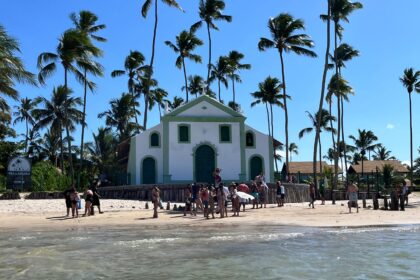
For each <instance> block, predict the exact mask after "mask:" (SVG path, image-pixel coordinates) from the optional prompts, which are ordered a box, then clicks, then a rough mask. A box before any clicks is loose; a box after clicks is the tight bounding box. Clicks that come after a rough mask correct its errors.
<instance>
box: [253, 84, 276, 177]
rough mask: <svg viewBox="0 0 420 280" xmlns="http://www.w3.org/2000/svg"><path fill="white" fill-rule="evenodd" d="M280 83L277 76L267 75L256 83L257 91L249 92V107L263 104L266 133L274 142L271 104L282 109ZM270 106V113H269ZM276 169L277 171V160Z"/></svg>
mask: <svg viewBox="0 0 420 280" xmlns="http://www.w3.org/2000/svg"><path fill="white" fill-rule="evenodd" d="M281 89H282V84H281V82H280V81H279V79H277V78H272V77H270V76H268V77H267V78H266V79H265V80H264V81H263V82H261V83H259V84H258V91H256V92H253V93H251V95H252V97H254V99H255V101H253V102H252V103H251V107H253V106H255V105H257V104H260V103H263V104H265V109H266V112H267V124H268V134H269V136H270V137H271V138H272V141H273V142H274V115H273V105H274V106H279V107H280V108H282V109H284V106H283V103H282V102H281V101H280V100H284V98H283V94H281V93H280V92H281ZM269 107H270V113H269V110H268V109H269ZM275 163H276V171H278V166H277V160H276V161H275Z"/></svg>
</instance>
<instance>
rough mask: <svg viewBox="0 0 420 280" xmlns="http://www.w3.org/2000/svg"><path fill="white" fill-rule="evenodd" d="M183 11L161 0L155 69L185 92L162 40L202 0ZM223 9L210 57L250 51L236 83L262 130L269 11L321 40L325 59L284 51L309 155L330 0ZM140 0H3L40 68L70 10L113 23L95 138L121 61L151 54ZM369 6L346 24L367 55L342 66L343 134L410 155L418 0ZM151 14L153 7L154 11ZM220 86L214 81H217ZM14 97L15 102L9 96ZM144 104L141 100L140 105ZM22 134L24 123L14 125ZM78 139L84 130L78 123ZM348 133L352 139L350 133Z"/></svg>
mask: <svg viewBox="0 0 420 280" xmlns="http://www.w3.org/2000/svg"><path fill="white" fill-rule="evenodd" d="M178 2H179V3H180V5H181V6H182V7H183V8H184V10H185V13H182V12H180V11H178V10H176V9H173V8H169V7H167V6H165V5H162V3H161V2H160V3H159V4H160V21H159V27H158V37H157V45H156V59H155V77H156V78H157V79H158V81H159V84H160V86H161V87H162V88H164V89H166V90H167V91H168V92H169V94H170V97H171V99H172V97H173V96H175V95H178V96H184V95H185V94H184V93H183V92H181V90H180V88H181V86H182V85H183V83H184V80H183V73H182V71H180V70H179V69H177V68H176V67H175V65H174V64H175V58H176V56H175V54H174V53H173V52H172V50H170V49H169V48H168V47H167V46H166V45H164V43H163V42H164V41H165V40H171V41H174V40H175V36H176V35H177V34H179V32H180V31H182V30H183V29H187V28H189V26H190V25H191V24H193V23H195V22H196V21H197V20H198V12H197V7H198V2H199V1H198V0H179V1H178ZM225 2H226V9H225V11H224V13H225V14H228V15H232V16H233V21H232V23H225V22H219V23H217V26H218V27H219V29H220V31H212V41H213V58H214V60H215V59H216V58H217V57H219V56H220V55H226V54H228V52H229V51H231V50H238V51H240V52H242V53H243V54H244V55H245V59H244V60H243V62H245V63H250V64H252V69H251V70H249V71H246V70H245V71H243V72H241V73H240V74H241V77H242V80H243V83H242V84H238V85H237V86H236V94H237V101H238V102H239V103H240V104H241V106H242V109H243V111H244V114H245V115H246V116H247V123H248V124H249V125H251V126H253V127H255V128H257V129H259V130H261V131H262V132H267V126H266V115H265V109H264V107H262V106H261V107H254V108H252V109H251V107H250V103H251V102H252V98H251V96H250V93H251V92H253V91H255V90H256V89H257V85H258V83H259V82H261V81H263V80H264V79H265V78H266V77H267V76H269V75H271V76H275V77H278V78H280V77H281V72H280V62H279V56H278V53H277V52H276V51H274V50H269V51H267V52H262V53H261V52H259V51H258V48H257V44H258V41H259V38H260V37H268V36H269V33H268V29H267V21H268V19H269V18H270V17H274V16H277V15H278V14H280V13H283V12H288V13H290V14H292V15H293V16H294V17H296V18H301V19H303V20H304V21H305V25H306V33H307V34H309V35H310V36H311V37H312V39H313V40H314V41H315V45H316V46H315V49H314V50H315V51H316V52H317V53H318V55H319V57H318V58H315V59H313V58H308V57H298V56H296V55H293V54H288V55H286V57H285V69H286V82H287V86H288V94H290V95H291V96H292V101H290V102H289V103H288V106H289V120H290V125H289V126H290V132H289V137H290V142H296V143H297V144H298V146H299V155H298V156H293V160H310V159H311V154H312V148H313V144H312V143H313V135H309V136H306V137H305V138H304V139H301V140H299V139H298V136H297V135H298V132H299V131H300V130H301V129H302V128H304V127H307V126H309V125H310V122H309V119H308V118H307V116H306V114H305V111H310V112H312V113H313V112H315V111H316V109H317V106H318V105H317V104H318V100H319V94H320V87H321V77H322V67H323V54H324V52H325V45H326V38H325V37H326V35H325V29H326V27H325V24H324V23H323V22H322V21H321V20H320V19H319V15H320V14H321V13H325V10H326V1H325V0H323V1H321V0H264V1H251V0H226V1H225ZM142 3H143V1H134V0H129V1H116V0H107V1H103V0H90V1H85V0H72V1H68V0H67V1H64V0H60V1H51V0H37V1H24V0H14V1H5V2H4V3H3V4H2V13H0V24H2V25H3V26H4V27H5V28H6V29H7V31H8V33H9V34H10V35H12V36H13V37H15V38H17V39H18V40H19V42H20V45H21V50H22V55H21V57H22V59H23V60H24V62H25V65H26V66H27V68H28V69H29V70H30V71H32V72H34V73H37V71H38V70H37V69H36V59H37V56H38V55H39V54H40V53H41V52H45V51H54V50H55V48H56V45H57V41H58V38H59V37H60V34H62V33H63V32H64V31H65V30H66V29H67V28H70V27H72V25H71V22H70V20H69V18H68V15H69V14H70V13H71V12H78V11H80V10H84V9H86V10H90V11H92V12H94V13H95V14H97V15H98V17H99V23H104V24H106V25H107V28H106V29H105V30H104V31H103V32H101V35H102V36H104V37H106V38H107V39H108V42H107V43H104V44H101V45H100V46H101V48H102V49H103V50H104V57H103V58H102V59H101V60H100V62H101V63H102V64H103V65H104V67H105V76H104V77H103V78H100V79H96V80H95V82H96V83H97V84H98V90H97V91H96V93H94V94H93V95H92V94H90V95H89V97H88V104H87V113H88V115H87V122H88V125H89V127H88V131H87V136H88V140H89V139H92V137H91V135H92V132H95V131H96V130H97V127H99V126H104V125H105V121H104V120H103V119H98V118H97V114H98V113H99V112H102V111H105V110H107V109H108V108H109V105H108V102H109V100H110V99H112V98H116V97H119V96H120V95H121V93H122V92H124V91H126V80H125V78H123V77H121V78H111V77H110V73H111V72H112V70H114V69H122V67H123V62H124V59H125V57H126V56H127V54H128V53H129V51H130V50H139V51H141V52H142V53H143V54H144V55H145V56H146V58H147V61H148V60H149V59H150V50H151V39H152V28H153V17H152V13H151V14H150V15H149V17H148V18H147V19H144V18H142V17H141V15H140V8H141V5H142ZM362 3H363V5H364V8H363V9H362V10H359V11H356V12H355V13H354V14H353V15H351V17H350V24H344V28H345V33H344V40H343V41H344V42H346V43H348V44H350V45H352V46H353V47H354V48H356V49H358V50H359V51H360V53H361V56H360V57H359V58H356V59H354V60H353V61H351V62H350V63H348V65H347V68H346V69H344V70H343V75H344V77H345V78H346V79H347V80H348V81H349V82H350V85H351V86H352V87H353V88H354V91H355V95H354V96H351V97H350V103H348V104H345V121H346V123H345V129H346V134H347V135H349V134H353V135H356V133H357V129H358V128H361V129H369V130H373V131H374V133H375V134H376V135H377V136H378V138H379V142H381V143H383V144H384V145H385V146H386V147H387V148H388V149H390V150H391V151H392V153H393V155H395V156H396V157H397V158H399V159H400V160H403V161H406V160H408V159H409V130H408V127H409V122H408V121H409V117H408V95H407V93H406V91H405V89H404V88H403V87H402V85H401V83H400V81H399V79H398V78H399V77H400V76H401V75H402V73H403V70H404V68H406V67H414V68H416V69H420V59H419V58H420V55H419V54H420V51H419V50H420V48H419V47H420V38H419V36H418V26H420V17H418V11H420V1H417V0H404V1H397V0H387V1H376V0H365V1H362ZM151 12H152V11H151ZM197 35H198V36H199V37H200V38H201V39H202V40H203V41H204V43H205V45H204V46H203V47H201V48H199V49H198V50H197V53H198V54H200V55H202V58H203V61H206V60H207V59H208V57H207V34H206V33H205V30H204V29H201V30H199V31H198V33H197ZM205 65H206V64H205V63H203V64H194V63H192V62H187V71H188V73H187V74H189V75H192V74H199V75H202V76H203V77H204V76H206V73H207V72H206V67H205ZM62 83H63V74H62V71H61V69H59V71H57V73H56V74H55V75H54V76H53V77H51V78H50V79H49V80H48V81H47V86H45V87H40V88H35V87H29V86H21V85H19V86H18V89H19V91H20V94H21V97H29V98H35V97H36V96H40V95H42V96H47V97H49V96H50V95H51V92H52V88H53V87H54V86H57V85H60V84H62ZM70 86H71V87H72V88H73V90H74V92H75V94H76V95H77V96H82V94H83V92H82V87H81V86H80V85H78V84H77V82H76V81H75V80H73V79H70ZM213 88H214V90H216V87H215V86H213ZM222 94H223V99H224V100H226V101H230V100H231V98H232V97H231V96H232V93H231V89H230V88H229V89H228V90H225V89H224V90H223V92H222ZM11 103H12V104H14V103H13V102H11ZM419 106H420V95H419V94H413V127H414V132H413V135H414V148H415V149H417V147H419V145H420V129H419V128H418V127H419V124H420V113H419V110H416V109H417V108H419ZM140 110H143V108H140ZM275 116H276V118H275V137H276V138H277V139H279V140H280V141H282V142H284V124H283V122H284V114H283V111H281V110H280V109H276V110H275ZM158 122H159V118H158V112H157V110H154V112H152V113H151V117H150V119H149V122H148V127H151V126H153V125H155V124H157V123H158ZM16 130H18V132H20V133H22V132H23V131H24V130H23V126H21V125H18V126H16ZM322 137H323V138H322V139H323V147H324V150H326V147H328V146H330V145H331V143H330V138H331V137H330V135H327V134H325V135H323V136H322ZM75 138H76V139H79V138H80V130H78V131H76V134H75ZM349 141H350V140H349Z"/></svg>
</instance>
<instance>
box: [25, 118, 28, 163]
mask: <svg viewBox="0 0 420 280" xmlns="http://www.w3.org/2000/svg"><path fill="white" fill-rule="evenodd" d="M25 124H26V136H25V155H26V156H27V155H28V154H27V153H28V134H29V128H28V119H26V122H25Z"/></svg>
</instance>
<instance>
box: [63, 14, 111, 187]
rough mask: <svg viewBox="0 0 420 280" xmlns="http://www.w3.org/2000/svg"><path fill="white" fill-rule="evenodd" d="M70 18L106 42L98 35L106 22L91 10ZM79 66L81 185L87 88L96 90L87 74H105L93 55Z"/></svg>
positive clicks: (78, 26) (99, 40)
mask: <svg viewBox="0 0 420 280" xmlns="http://www.w3.org/2000/svg"><path fill="white" fill-rule="evenodd" d="M70 19H71V21H72V22H73V24H74V26H75V28H76V29H77V30H79V31H80V32H81V33H83V34H84V35H85V36H88V37H89V38H91V39H93V40H95V41H98V42H106V39H105V38H104V37H101V36H98V35H96V33H97V32H98V31H100V30H103V29H105V27H106V26H105V24H99V25H97V24H96V22H97V21H98V17H97V16H96V15H95V14H94V13H92V12H90V11H80V12H79V14H76V13H71V14H70ZM101 55H102V52H101V51H98V53H97V54H96V57H97V56H101ZM79 66H80V67H81V68H82V70H83V76H84V91H83V120H82V135H81V141H80V169H79V172H78V176H77V185H78V186H79V185H80V174H81V173H82V168H83V154H84V153H83V148H84V136H85V125H84V124H85V119H86V102H87V88H88V87H89V89H90V90H91V91H93V90H94V88H95V85H94V84H93V83H92V82H90V81H88V79H87V74H88V73H90V74H93V75H94V76H103V66H102V65H101V64H99V63H98V62H95V61H93V59H92V57H91V56H87V57H86V59H85V60H84V61H80V62H79Z"/></svg>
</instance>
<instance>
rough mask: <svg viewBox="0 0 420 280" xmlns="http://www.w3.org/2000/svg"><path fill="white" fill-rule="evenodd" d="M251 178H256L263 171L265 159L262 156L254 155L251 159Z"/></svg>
mask: <svg viewBox="0 0 420 280" xmlns="http://www.w3.org/2000/svg"><path fill="white" fill-rule="evenodd" d="M249 165H250V167H249V169H250V170H249V171H250V172H249V174H250V178H249V179H250V180H254V179H255V177H256V176H258V175H260V174H261V172H263V161H262V158H261V157H260V156H253V157H252V158H251V159H250V161H249Z"/></svg>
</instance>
